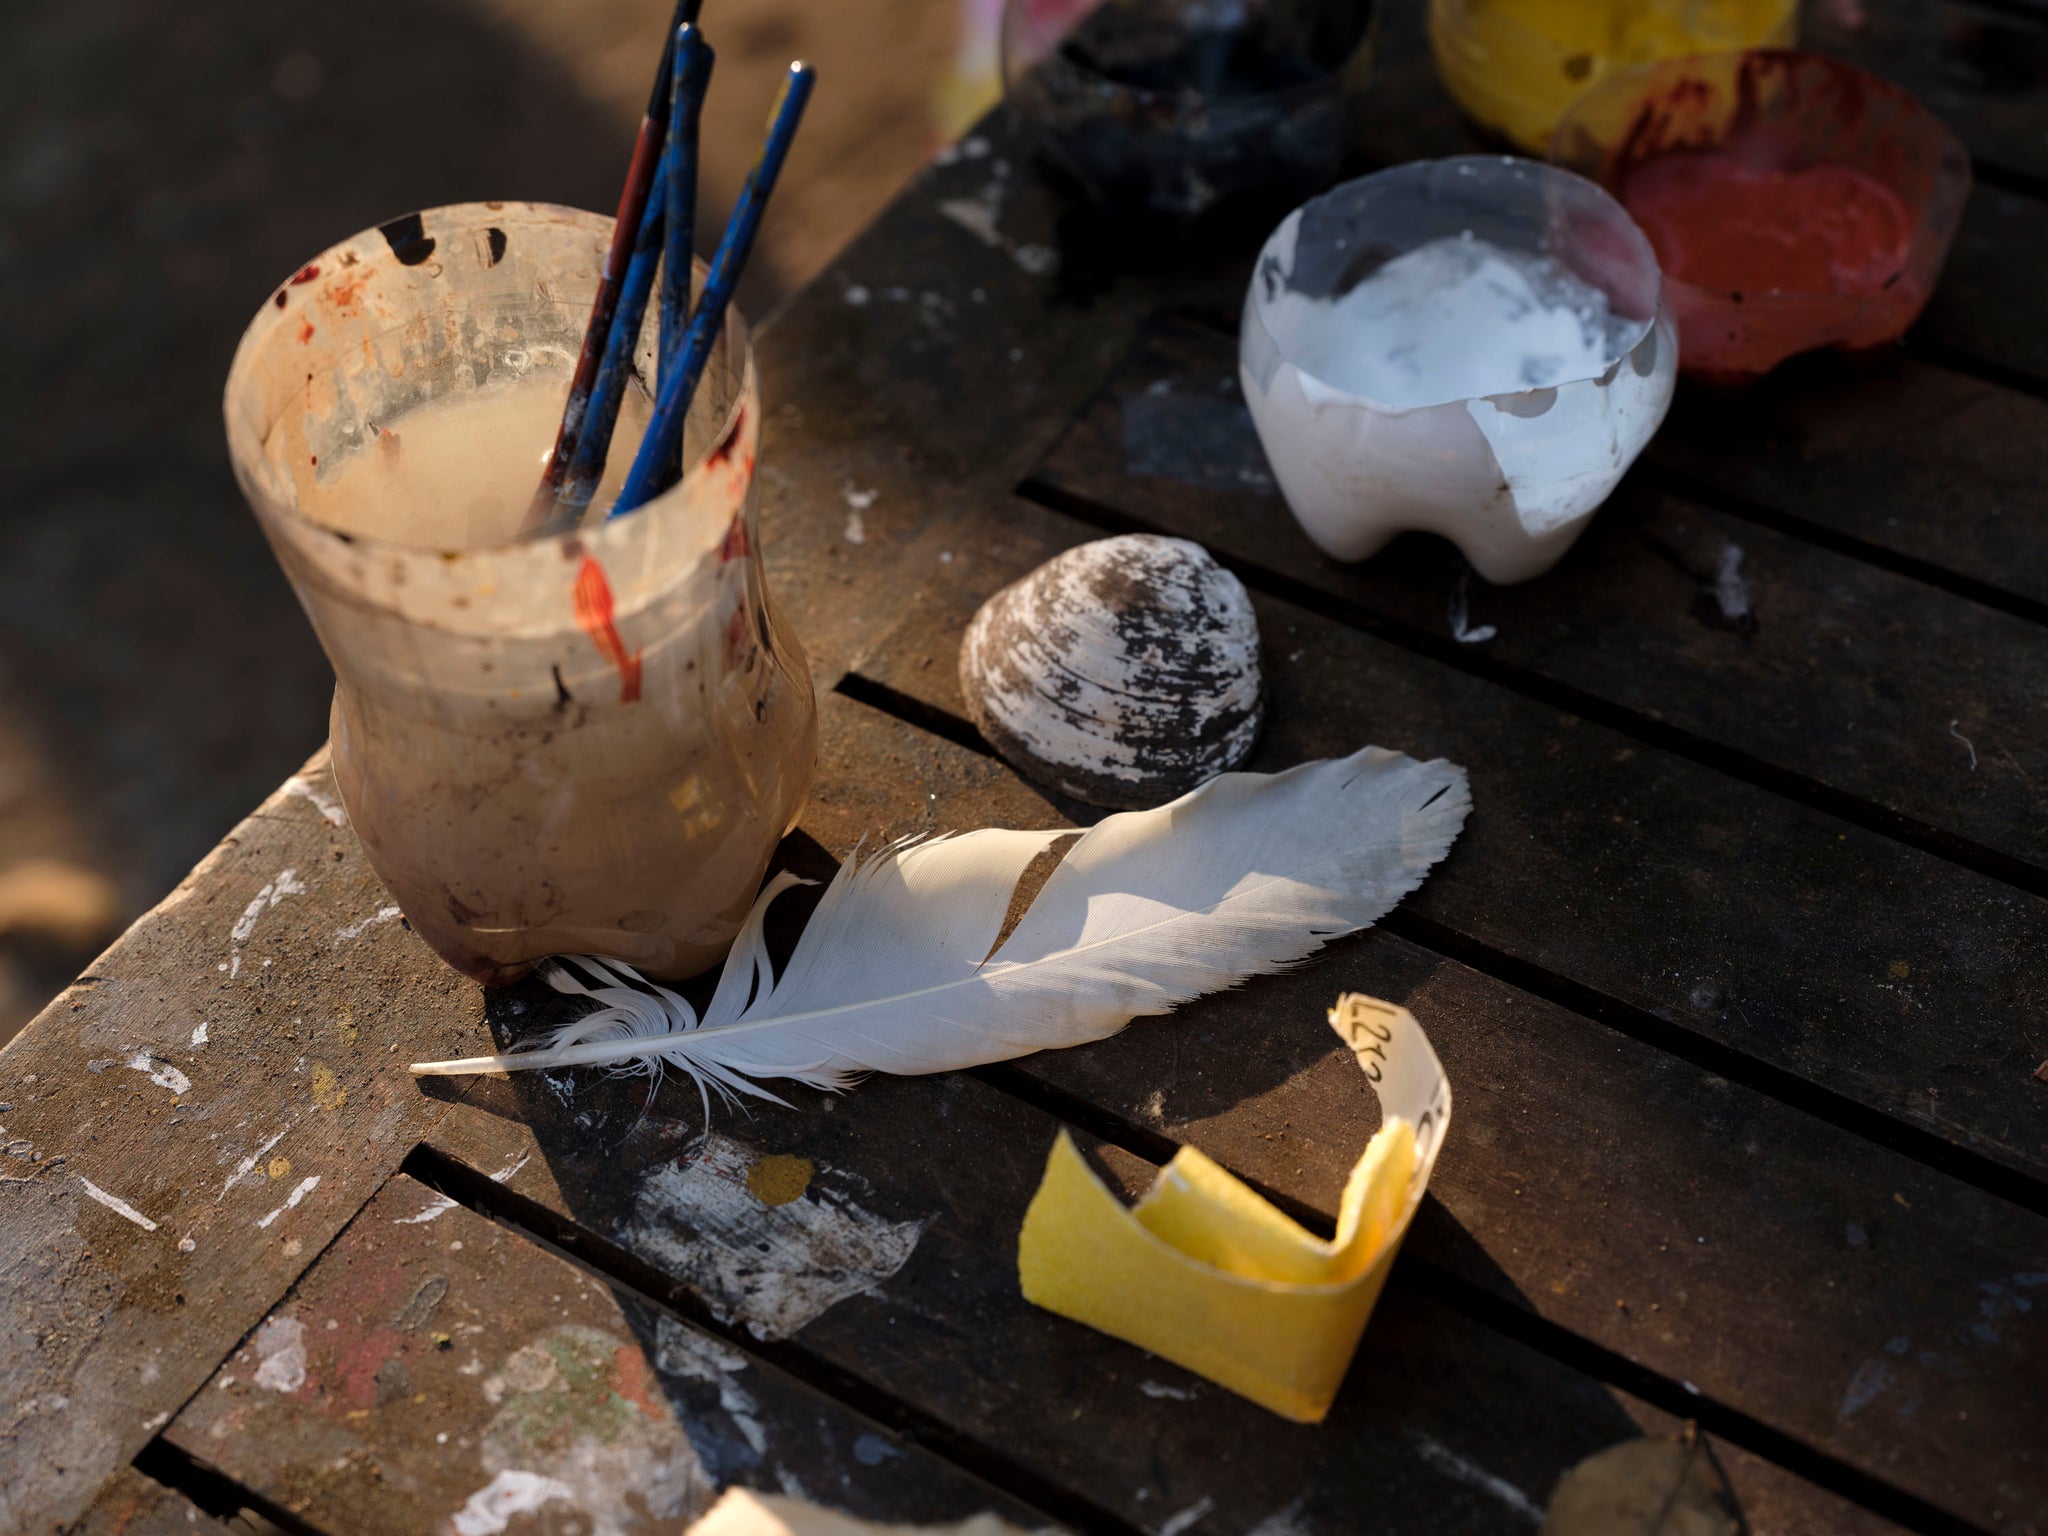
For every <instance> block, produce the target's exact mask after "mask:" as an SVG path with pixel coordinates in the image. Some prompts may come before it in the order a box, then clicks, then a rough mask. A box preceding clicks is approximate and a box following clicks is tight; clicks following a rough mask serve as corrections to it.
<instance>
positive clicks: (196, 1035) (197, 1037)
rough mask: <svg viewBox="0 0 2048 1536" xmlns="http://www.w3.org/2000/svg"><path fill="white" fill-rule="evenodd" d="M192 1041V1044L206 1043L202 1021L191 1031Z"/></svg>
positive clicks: (204, 1027)
mask: <svg viewBox="0 0 2048 1536" xmlns="http://www.w3.org/2000/svg"><path fill="white" fill-rule="evenodd" d="M192 1043H193V1044H194V1045H204V1044H206V1024H205V1023H204V1022H202V1023H201V1024H200V1026H199V1027H198V1028H197V1029H195V1030H193V1031H192Z"/></svg>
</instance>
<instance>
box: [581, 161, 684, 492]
mask: <svg viewBox="0 0 2048 1536" xmlns="http://www.w3.org/2000/svg"><path fill="white" fill-rule="evenodd" d="M662 158H663V166H662V170H664V171H665V170H666V169H667V164H666V162H667V153H666V152H664V153H663V157H662ZM667 204H668V184H667V178H666V177H665V176H664V175H661V174H659V173H657V174H656V176H655V178H654V184H653V185H652V186H651V187H649V188H648V191H647V206H646V208H645V209H644V210H643V211H642V212H641V215H640V229H639V232H638V233H637V234H636V235H635V236H634V239H633V259H632V260H631V261H630V262H628V263H627V265H626V278H625V281H624V282H622V283H620V284H619V307H618V309H617V310H616V311H615V312H614V313H613V315H612V328H611V333H610V334H609V335H608V336H606V338H605V345H604V360H603V361H602V362H601V363H599V364H598V369H597V381H596V382H595V383H594V384H593V385H592V386H591V389H590V403H589V405H587V406H586V407H585V408H584V412H583V430H582V431H581V432H580V433H579V434H578V435H577V438H576V450H575V452H574V453H573V454H572V455H571V456H570V459H569V472H568V473H567V474H566V475H564V476H563V477H562V488H561V490H560V492H559V493H557V496H556V506H557V515H556V519H555V521H554V524H553V528H554V530H555V531H560V530H561V529H563V528H567V527H573V526H574V525H575V524H577V523H580V522H581V521H582V520H583V512H584V509H585V508H586V507H588V506H589V505H590V498H591V497H592V495H594V494H595V493H596V491H597V482H598V481H600V480H602V479H603V478H604V465H605V459H606V458H607V457H608V456H609V454H610V453H611V446H612V431H613V429H614V428H615V427H617V426H618V422H619V406H620V405H621V404H622V403H624V401H625V398H626V390H627V388H628V384H629V381H630V380H631V379H632V377H633V348H634V346H635V344H636V343H638V341H639V339H640V326H641V323H642V321H643V320H644V319H645V318H646V314H647V299H648V296H649V295H650V294H652V293H653V292H654V274H655V271H656V268H657V266H658V265H659V263H660V261H661V246H662V226H663V224H664V223H665V222H666V217H665V216H666V213H667Z"/></svg>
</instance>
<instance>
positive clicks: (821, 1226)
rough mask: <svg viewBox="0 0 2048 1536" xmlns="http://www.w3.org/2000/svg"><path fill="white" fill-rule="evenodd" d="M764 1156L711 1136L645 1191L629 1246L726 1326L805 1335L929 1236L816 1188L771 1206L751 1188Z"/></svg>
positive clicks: (917, 1225)
mask: <svg viewBox="0 0 2048 1536" xmlns="http://www.w3.org/2000/svg"><path fill="white" fill-rule="evenodd" d="M756 1157H757V1154H756V1153H755V1151H754V1149H753V1148H751V1147H749V1146H747V1145H746V1144H745V1143H743V1142H739V1141H735V1140H733V1139H732V1138H730V1137H728V1136H724V1135H721V1134H719V1133H717V1132H711V1133H708V1134H706V1135H704V1136H701V1137H699V1138H698V1140H697V1141H696V1142H695V1143H694V1144H693V1145H692V1146H691V1147H690V1149H689V1150H688V1151H687V1152H686V1153H685V1154H684V1155H683V1156H682V1157H681V1158H679V1159H677V1160H676V1161H675V1162H673V1163H670V1164H667V1165H666V1166H664V1167H662V1168H661V1169H659V1170H658V1171H657V1172H655V1173H654V1174H653V1175H652V1176H651V1177H649V1178H648V1179H647V1181H646V1182H645V1183H643V1184H642V1185H641V1186H640V1192H639V1194H638V1196H637V1197H636V1198H635V1201H634V1216H635V1222H634V1224H633V1225H632V1226H630V1227H629V1228H627V1230H626V1231H625V1234H624V1235H625V1237H626V1240H627V1241H628V1242H629V1243H630V1244H631V1245H632V1246H633V1247H634V1248H635V1249H636V1250H638V1251H639V1252H641V1253H642V1254H645V1255H646V1256H648V1257H649V1258H651V1259H653V1260H654V1261H655V1262H657V1263H659V1264H660V1265H661V1267H662V1268H663V1269H664V1270H665V1271H667V1272H668V1273H669V1274H670V1275H672V1276H674V1277H675V1278H677V1279H679V1280H681V1281H682V1282H683V1283H684V1284H685V1285H687V1286H689V1287H690V1289H692V1290H693V1291H695V1292H696V1293H697V1294H698V1295H700V1296H702V1297H703V1298H704V1300H705V1301H706V1302H708V1303H709V1304H710V1306H711V1309H712V1311H713V1313H714V1314H715V1315H716V1316H718V1317H719V1318H720V1319H721V1320H722V1321H723V1320H730V1319H733V1318H737V1319H739V1320H740V1321H742V1322H744V1323H745V1324H746V1325H747V1328H748V1329H749V1331H751V1332H752V1333H753V1335H754V1336H755V1337H756V1338H760V1339H783V1338H788V1337H789V1336H790V1335H792V1334H795V1333H798V1332H800V1331H801V1330H802V1329H803V1328H805V1327H806V1326H808V1325H809V1324H810V1323H811V1322H813V1321H815V1320H816V1319H817V1318H818V1317H820V1316H821V1315H823V1314H824V1313H825V1311H826V1310H827V1309H829V1308H831V1307H833V1306H836V1305H837V1304H838V1303H839V1302H842V1301H845V1300H846V1299H847V1298H849V1297H852V1296H859V1295H863V1294H866V1293H868V1292H871V1291H875V1290H878V1289H879V1288H880V1287H881V1284H882V1282H883V1281H885V1280H887V1279H889V1278H890V1277H891V1276H893V1275H894V1274H895V1273H896V1271H898V1270H899V1269H901V1268H902V1267H903V1266H904V1264H906V1263H907V1262H908V1261H909V1259H910V1255H911V1254H912V1253H913V1252H914V1251H915V1250H916V1248H917V1244H918V1240H919V1239H920V1238H922V1237H923V1236H924V1229H925V1223H924V1222H922V1221H903V1222H896V1221H889V1220H886V1219H884V1218H883V1217H880V1216H876V1215H874V1214H873V1213H872V1212H869V1211H866V1210H863V1209H862V1208H861V1207H860V1206H858V1205H856V1204H854V1203H853V1202H852V1201H851V1200H849V1199H846V1198H845V1197H844V1196H841V1195H838V1194H836V1193H834V1192H832V1191H830V1190H824V1189H820V1188H819V1183H820V1179H821V1178H822V1177H824V1176H826V1175H827V1174H828V1173H829V1170H820V1171H819V1174H818V1175H816V1176H814V1177H813V1179H812V1181H811V1185H810V1187H809V1189H807V1190H806V1191H805V1192H804V1193H803V1194H801V1195H799V1196H798V1197H797V1198H796V1199H794V1200H790V1201H787V1202H785V1203H783V1204H781V1205H774V1206H769V1205H763V1204H762V1203H761V1202H760V1201H759V1200H757V1199H756V1198H755V1197H754V1196H753V1194H752V1193H750V1192H749V1191H748V1189H747V1173H748V1171H749V1170H750V1169H751V1168H752V1167H753V1165H754V1163H755V1161H756Z"/></svg>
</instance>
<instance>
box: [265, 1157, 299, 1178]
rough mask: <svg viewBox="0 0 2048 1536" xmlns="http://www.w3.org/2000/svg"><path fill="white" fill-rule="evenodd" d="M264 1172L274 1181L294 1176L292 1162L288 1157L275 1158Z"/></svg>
mask: <svg viewBox="0 0 2048 1536" xmlns="http://www.w3.org/2000/svg"><path fill="white" fill-rule="evenodd" d="M263 1171H264V1172H265V1173H267V1174H269V1175H270V1177H272V1178H273V1179H288V1178H290V1177H291V1176H292V1160H291V1159H290V1158H288V1157H273V1158H272V1159H271V1160H270V1162H269V1164H268V1166H266V1167H265V1168H264V1170H263Z"/></svg>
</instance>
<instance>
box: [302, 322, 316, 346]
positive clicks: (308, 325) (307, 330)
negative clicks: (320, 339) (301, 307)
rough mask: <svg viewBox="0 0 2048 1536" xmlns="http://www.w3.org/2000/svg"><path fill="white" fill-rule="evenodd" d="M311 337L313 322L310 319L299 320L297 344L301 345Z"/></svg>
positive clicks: (310, 339)
mask: <svg viewBox="0 0 2048 1536" xmlns="http://www.w3.org/2000/svg"><path fill="white" fill-rule="evenodd" d="M312 339H313V322H312V321H310V320H301V321H300V322H299V345H300V346H302V347H303V346H305V345H306V344H307V343H308V342H310V341H312Z"/></svg>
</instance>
